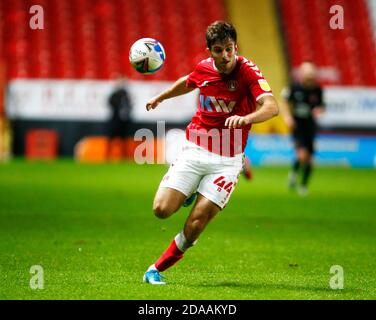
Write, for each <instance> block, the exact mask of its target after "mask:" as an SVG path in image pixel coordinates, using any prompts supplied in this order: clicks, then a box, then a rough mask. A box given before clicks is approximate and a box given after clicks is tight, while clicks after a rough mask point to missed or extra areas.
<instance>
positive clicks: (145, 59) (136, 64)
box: [129, 38, 166, 74]
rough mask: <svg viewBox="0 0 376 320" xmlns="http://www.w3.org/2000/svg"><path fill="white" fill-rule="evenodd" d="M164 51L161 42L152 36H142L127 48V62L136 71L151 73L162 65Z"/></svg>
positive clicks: (164, 56) (164, 57)
mask: <svg viewBox="0 0 376 320" xmlns="http://www.w3.org/2000/svg"><path fill="white" fill-rule="evenodd" d="M165 60H166V53H165V50H164V48H163V46H162V44H161V43H160V42H159V41H158V40H155V39H152V38H142V39H139V40H137V41H136V42H135V43H133V45H132V47H131V49H130V50H129V62H130V63H131V65H132V66H133V68H135V69H136V70H137V71H138V72H140V73H143V74H152V73H155V72H157V71H158V70H160V69H161V68H162V67H163V64H164V62H165Z"/></svg>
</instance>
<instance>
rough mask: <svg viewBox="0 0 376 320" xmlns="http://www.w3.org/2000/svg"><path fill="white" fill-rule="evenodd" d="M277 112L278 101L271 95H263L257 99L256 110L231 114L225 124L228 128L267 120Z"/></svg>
mask: <svg viewBox="0 0 376 320" xmlns="http://www.w3.org/2000/svg"><path fill="white" fill-rule="evenodd" d="M278 113H279V109H278V103H277V101H276V100H275V98H274V97H273V96H265V97H262V98H260V99H259V100H257V106H256V111H255V112H253V113H250V114H248V115H246V116H237V115H235V116H231V117H229V118H227V119H226V121H225V126H228V127H229V128H230V129H235V128H240V127H242V126H246V125H249V124H252V123H259V122H264V121H266V120H269V119H271V118H273V117H275V116H277V115H278Z"/></svg>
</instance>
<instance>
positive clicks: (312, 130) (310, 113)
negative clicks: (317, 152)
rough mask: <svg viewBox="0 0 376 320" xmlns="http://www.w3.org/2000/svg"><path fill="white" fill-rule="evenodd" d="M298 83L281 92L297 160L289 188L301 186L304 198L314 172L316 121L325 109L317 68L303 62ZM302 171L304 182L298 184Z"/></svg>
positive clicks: (291, 174) (285, 117)
mask: <svg viewBox="0 0 376 320" xmlns="http://www.w3.org/2000/svg"><path fill="white" fill-rule="evenodd" d="M299 78H300V79H299V81H298V82H296V83H292V84H291V85H290V86H289V88H285V89H284V90H283V91H282V97H283V98H284V101H283V102H282V103H281V111H282V114H283V117H284V120H285V122H286V124H287V126H288V127H289V128H290V129H291V130H292V138H293V141H294V145H295V153H296V159H295V160H294V162H293V165H292V169H291V171H290V172H289V176H288V180H289V188H290V189H295V188H296V187H298V193H299V194H300V195H301V196H304V195H306V194H307V192H308V189H307V187H308V181H309V178H310V175H311V172H312V160H313V154H314V140H315V136H316V131H317V125H316V118H318V117H319V116H320V115H321V114H322V112H323V110H324V103H323V98H322V89H321V87H320V86H319V84H317V82H316V67H315V65H314V64H313V63H311V62H303V63H302V64H301V66H300V68H299ZM299 169H301V171H302V174H303V175H302V179H301V182H300V183H299V185H298V186H297V184H298V175H299Z"/></svg>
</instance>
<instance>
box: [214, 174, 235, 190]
mask: <svg viewBox="0 0 376 320" xmlns="http://www.w3.org/2000/svg"><path fill="white" fill-rule="evenodd" d="M213 183H214V184H215V185H217V186H218V189H217V191H218V192H221V191H222V189H225V191H227V193H230V192H231V190H232V186H233V183H232V182H228V183H227V182H226V180H225V177H224V176H220V177H219V178H217V179H215V180H214V182H213Z"/></svg>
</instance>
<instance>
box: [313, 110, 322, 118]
mask: <svg viewBox="0 0 376 320" xmlns="http://www.w3.org/2000/svg"><path fill="white" fill-rule="evenodd" d="M323 113H324V109H323V108H322V107H315V108H313V110H312V114H313V117H314V118H315V119H317V118H319V117H320V116H321V115H322V114H323Z"/></svg>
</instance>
